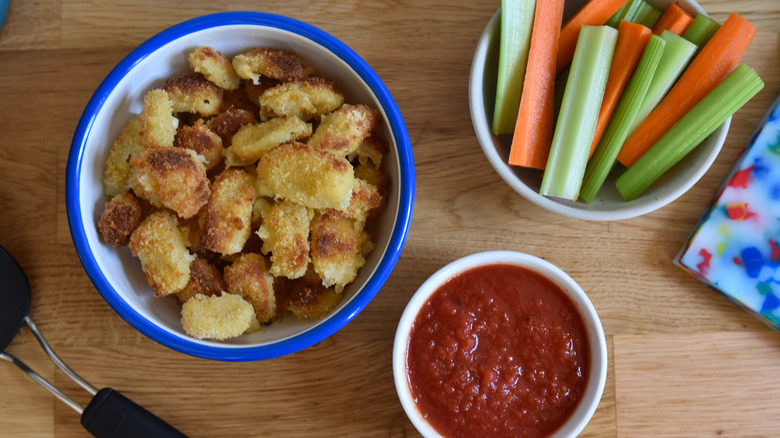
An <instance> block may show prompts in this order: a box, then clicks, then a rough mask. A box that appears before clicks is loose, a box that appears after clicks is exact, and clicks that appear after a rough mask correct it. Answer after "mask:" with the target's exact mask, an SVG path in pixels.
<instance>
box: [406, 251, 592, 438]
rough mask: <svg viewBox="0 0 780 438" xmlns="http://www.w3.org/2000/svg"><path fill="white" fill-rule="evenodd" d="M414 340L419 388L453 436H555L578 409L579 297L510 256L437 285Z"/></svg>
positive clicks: (419, 396) (429, 411)
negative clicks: (512, 262)
mask: <svg viewBox="0 0 780 438" xmlns="http://www.w3.org/2000/svg"><path fill="white" fill-rule="evenodd" d="M408 342H409V345H408V353H407V358H406V361H407V377H408V379H409V383H410V387H411V391H412V395H413V397H414V399H415V402H416V403H417V406H418V408H419V409H420V411H421V412H422V413H423V416H425V418H426V419H427V421H428V422H429V423H430V424H431V425H432V426H433V427H434V428H435V429H436V430H437V431H438V432H439V433H440V434H442V435H444V436H448V437H480V438H484V437H490V436H493V437H498V436H500V437H508V436H527V437H537V436H546V435H549V434H551V433H553V432H554V431H555V430H556V429H557V428H559V427H560V426H561V425H562V424H563V423H564V422H565V421H566V420H567V419H568V418H569V416H570V415H571V414H572V412H573V411H574V409H575V408H576V407H577V404H578V403H579V401H580V399H581V398H582V394H583V392H584V390H585V383H586V381H587V379H588V374H589V372H590V369H589V366H590V365H589V364H590V347H589V344H588V337H587V332H586V331H585V324H584V323H583V320H582V317H581V316H580V314H579V312H578V311H577V308H576V307H575V305H574V303H572V301H571V300H570V299H569V298H568V297H567V296H566V294H565V292H564V291H562V290H561V289H560V287H559V286H557V285H555V284H554V283H553V282H552V281H550V280H548V279H547V278H545V277H544V276H542V275H540V274H537V273H536V272H533V271H531V270H529V269H526V268H523V267H520V266H514V265H508V264H507V265H504V264H496V265H486V266H481V267H477V268H473V269H470V270H468V271H465V272H463V273H461V274H459V275H457V276H456V277H454V278H452V279H450V280H449V281H447V282H446V283H445V284H443V285H442V286H440V287H439V289H438V290H437V291H435V292H434V293H433V295H432V296H431V298H430V299H429V300H428V302H427V303H426V304H425V305H423V307H422V309H421V310H420V312H419V313H418V315H417V317H416V319H415V321H414V323H413V326H412V330H411V334H410V336H409V341H408Z"/></svg>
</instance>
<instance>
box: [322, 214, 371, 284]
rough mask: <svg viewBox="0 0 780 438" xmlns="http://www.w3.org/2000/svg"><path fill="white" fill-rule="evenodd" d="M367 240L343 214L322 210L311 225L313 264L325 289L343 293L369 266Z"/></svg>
mask: <svg viewBox="0 0 780 438" xmlns="http://www.w3.org/2000/svg"><path fill="white" fill-rule="evenodd" d="M362 240H363V236H361V233H360V232H358V231H356V230H355V226H354V224H353V222H352V221H351V220H350V219H349V218H348V217H347V216H346V215H344V214H343V213H342V212H339V211H336V210H332V209H327V210H321V211H320V212H318V214H317V215H316V216H315V217H314V219H313V220H312V222H311V261H312V265H313V266H314V270H315V271H316V272H317V274H319V276H320V277H321V278H322V283H323V285H325V286H327V287H330V286H335V288H336V292H341V291H342V290H343V289H344V286H345V285H346V284H348V283H351V282H352V281H353V280H354V279H355V277H356V276H357V271H358V269H360V268H361V267H362V266H363V265H364V264H365V262H366V260H365V258H363V254H362V251H361V244H362Z"/></svg>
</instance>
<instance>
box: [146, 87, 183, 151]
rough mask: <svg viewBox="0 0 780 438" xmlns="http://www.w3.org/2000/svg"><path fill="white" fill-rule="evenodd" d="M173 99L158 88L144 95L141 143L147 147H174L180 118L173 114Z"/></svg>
mask: <svg viewBox="0 0 780 438" xmlns="http://www.w3.org/2000/svg"><path fill="white" fill-rule="evenodd" d="M173 113H174V110H173V100H171V97H170V96H169V95H168V93H166V92H165V91H163V90H160V89H156V90H152V91H150V92H148V93H147V94H146V96H144V107H143V110H141V115H140V116H139V117H140V120H139V121H140V124H141V129H140V135H141V143H142V144H143V145H144V147H146V148H155V147H172V146H173V137H174V136H175V135H176V128H177V127H178V126H179V119H177V118H176V117H174V115H173Z"/></svg>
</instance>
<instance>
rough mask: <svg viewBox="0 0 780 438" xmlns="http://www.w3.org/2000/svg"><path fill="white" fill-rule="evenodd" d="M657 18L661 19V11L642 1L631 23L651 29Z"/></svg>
mask: <svg viewBox="0 0 780 438" xmlns="http://www.w3.org/2000/svg"><path fill="white" fill-rule="evenodd" d="M659 18H661V11H660V10H659V9H656V8H654V7H652V6H650V5H649V4H648V3H647V2H644V1H643V2H642V4H641V5H640V7H639V11H637V13H636V15H634V19H633V20H632V21H633V22H634V23H636V24H641V25H643V26H647V27H649V28H650V29H652V28H653V26H655V23H656V21H658V19H659Z"/></svg>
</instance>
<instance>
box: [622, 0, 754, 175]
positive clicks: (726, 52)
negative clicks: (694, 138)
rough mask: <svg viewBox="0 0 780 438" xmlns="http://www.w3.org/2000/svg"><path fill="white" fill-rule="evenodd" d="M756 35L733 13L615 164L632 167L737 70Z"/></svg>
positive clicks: (650, 115) (634, 136)
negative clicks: (619, 163) (723, 80)
mask: <svg viewBox="0 0 780 438" xmlns="http://www.w3.org/2000/svg"><path fill="white" fill-rule="evenodd" d="M755 35H756V27H755V26H753V25H752V24H751V23H750V22H749V21H747V20H746V19H744V18H743V17H742V16H740V15H739V14H737V13H732V14H731V15H730V16H729V18H728V19H727V20H726V21H725V22H724V23H723V25H722V26H721V27H720V29H718V31H717V32H715V34H714V35H713V36H712V38H711V39H710V41H709V42H708V43H707V44H706V45H705V46H704V47H703V48H702V49H701V52H699V55H698V56H696V58H694V59H693V62H691V65H689V66H688V68H687V69H686V70H685V72H684V73H683V74H682V76H680V78H679V79H678V80H677V83H676V84H675V85H674V87H672V89H671V90H669V93H668V94H667V95H666V97H664V99H663V100H662V101H661V103H659V104H658V106H656V107H655V109H654V110H653V111H652V112H651V113H650V114H649V115H648V116H647V118H646V119H645V121H644V122H642V124H641V125H639V126H638V127H637V128H636V130H635V131H634V133H633V134H631V136H630V137H628V139H626V142H625V143H624V144H623V147H622V148H621V149H620V153H619V154H618V160H619V161H620V162H621V163H623V164H624V165H625V166H627V167H630V166H631V165H632V164H634V162H635V161H636V160H637V159H639V157H640V156H642V154H644V153H645V151H647V150H648V149H650V146H652V145H653V144H654V143H655V142H656V141H658V139H660V138H661V137H662V136H663V135H664V134H666V131H668V130H669V129H670V128H671V127H672V126H673V125H674V124H675V123H677V121H678V120H680V118H682V116H684V115H685V114H686V113H687V112H688V111H690V109H691V108H693V107H694V106H695V105H696V104H697V103H698V102H699V101H700V100H701V99H702V98H703V97H704V96H706V95H707V93H709V92H710V91H712V89H713V88H715V86H716V85H718V83H720V81H721V80H722V79H723V78H725V77H726V76H727V75H728V74H729V73H731V71H732V70H734V68H736V66H737V64H739V60H740V59H742V55H744V54H745V51H746V50H747V48H748V46H749V45H750V42H751V41H753V37H754V36H755Z"/></svg>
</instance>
